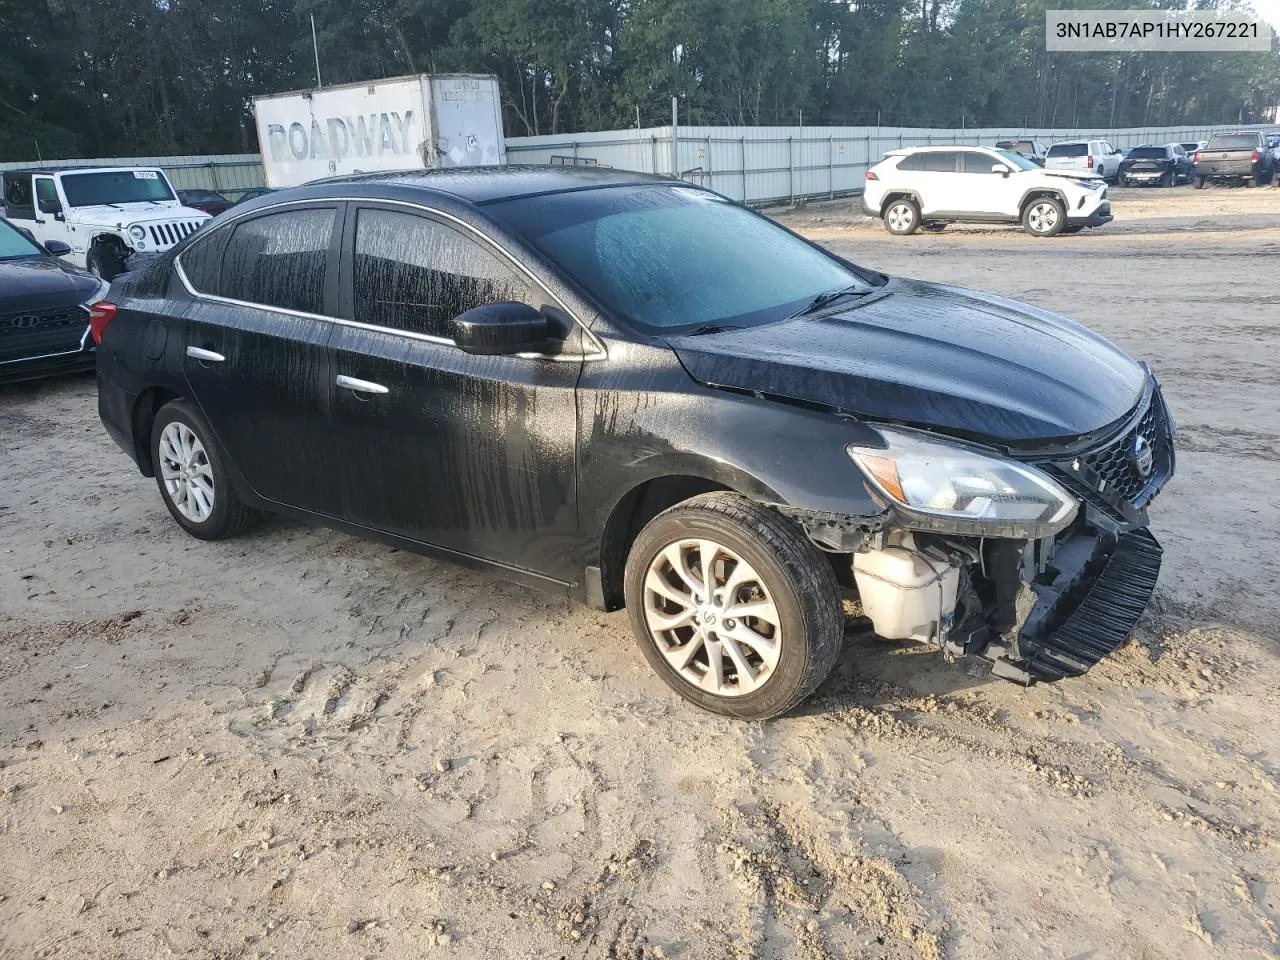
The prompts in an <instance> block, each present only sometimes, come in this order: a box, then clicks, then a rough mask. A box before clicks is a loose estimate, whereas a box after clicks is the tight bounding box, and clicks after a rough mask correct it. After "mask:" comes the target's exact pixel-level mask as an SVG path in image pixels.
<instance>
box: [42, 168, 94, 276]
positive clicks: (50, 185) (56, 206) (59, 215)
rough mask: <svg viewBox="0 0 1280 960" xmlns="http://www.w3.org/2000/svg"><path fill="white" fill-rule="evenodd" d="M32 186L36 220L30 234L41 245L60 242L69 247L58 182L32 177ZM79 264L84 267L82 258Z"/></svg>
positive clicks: (69, 233)
mask: <svg viewBox="0 0 1280 960" xmlns="http://www.w3.org/2000/svg"><path fill="white" fill-rule="evenodd" d="M32 185H33V186H34V188H35V197H36V219H35V224H34V225H33V226H32V228H31V232H32V233H33V234H35V238H36V239H37V240H39V241H40V242H41V243H48V242H49V241H50V240H61V241H62V242H63V243H65V244H67V245H68V246H70V245H71V231H70V230H69V229H68V228H67V216H66V213H65V212H64V211H63V209H62V200H61V199H59V197H58V182H57V181H56V180H54V179H53V177H33V178H32ZM79 263H80V265H81V266H83V265H84V259H83V257H82V258H80V260H79Z"/></svg>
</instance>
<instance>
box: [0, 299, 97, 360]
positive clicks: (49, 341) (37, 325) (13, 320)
mask: <svg viewBox="0 0 1280 960" xmlns="http://www.w3.org/2000/svg"><path fill="white" fill-rule="evenodd" d="M88 324H89V314H88V312H87V311H86V310H85V309H84V308H83V307H61V308H59V309H56V310H27V311H23V312H21V313H12V314H6V315H4V316H0V363H6V362H8V361H12V360H26V359H27V358H29V357H41V356H44V355H46V354H50V353H66V352H68V351H71V350H77V349H79V347H80V344H81V341H82V340H83V338H84V331H85V328H86V327H87V326H88Z"/></svg>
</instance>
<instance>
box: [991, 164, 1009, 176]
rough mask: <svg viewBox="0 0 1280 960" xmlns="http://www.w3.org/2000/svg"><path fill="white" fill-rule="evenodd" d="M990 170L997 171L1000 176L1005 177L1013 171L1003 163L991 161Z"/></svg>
mask: <svg viewBox="0 0 1280 960" xmlns="http://www.w3.org/2000/svg"><path fill="white" fill-rule="evenodd" d="M991 172H992V173H998V174H1000V175H1001V176H1004V177H1007V176H1008V175H1009V174H1011V173H1012V172H1013V171H1012V170H1010V169H1009V168H1008V167H1006V166H1005V165H1004V164H1003V163H993V164H992V165H991Z"/></svg>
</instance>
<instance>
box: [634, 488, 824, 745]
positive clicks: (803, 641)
mask: <svg viewBox="0 0 1280 960" xmlns="http://www.w3.org/2000/svg"><path fill="white" fill-rule="evenodd" d="M625 591H626V601H627V609H628V611H629V612H630V616H631V625H632V628H633V629H634V631H635V634H636V638H637V639H638V640H639V642H640V646H641V649H642V650H643V651H644V655H645V659H647V660H648V661H649V664H650V666H652V667H653V669H654V670H655V671H656V672H657V674H658V676H660V677H661V678H662V679H663V681H664V682H665V683H666V684H667V685H668V686H669V687H671V688H672V689H673V690H675V691H676V693H678V694H680V696H682V697H684V698H685V699H686V700H689V701H690V702H692V703H694V704H697V705H698V706H700V707H702V708H703V709H705V710H710V711H712V712H713V713H718V714H721V715H723V716H728V717H736V718H738V719H741V720H766V719H769V718H770V717H776V716H778V715H779V714H782V713H785V712H786V711H788V710H790V709H791V708H792V707H794V706H795V705H796V704H797V703H799V702H800V701H801V700H803V699H804V698H805V697H807V696H809V695H810V694H811V693H813V691H814V690H815V689H816V688H817V686H818V684H820V683H821V682H822V681H823V680H824V679H825V678H826V676H827V674H828V673H830V672H831V668H832V667H833V666H835V662H836V658H837V656H838V655H839V652H840V644H841V641H842V640H843V637H844V616H843V611H842V608H841V604H840V587H839V584H838V583H837V581H836V577H835V573H834V572H833V571H832V568H831V564H830V563H828V562H827V559H826V558H825V557H824V556H823V555H822V553H821V552H820V551H819V550H818V548H817V547H815V546H814V545H813V543H812V542H810V541H809V539H808V538H807V537H806V536H805V535H804V533H803V531H802V530H801V529H800V528H799V527H798V526H796V524H795V523H793V522H792V521H791V520H789V519H787V518H786V517H784V516H782V515H781V514H779V513H777V512H776V511H774V510H771V509H769V508H768V507H764V506H762V505H760V504H758V503H755V502H753V501H751V500H748V499H746V498H745V497H741V496H738V495H736V494H728V493H710V494H703V495H702V496H699V497H694V498H693V499H692V500H687V501H685V502H684V503H680V504H677V505H676V506H674V507H672V508H671V509H669V510H667V511H665V512H664V513H661V514H659V515H658V516H657V517H655V518H654V519H653V520H652V521H650V523H649V524H648V526H646V527H645V528H644V529H643V530H642V531H641V532H640V535H639V536H638V537H637V538H636V541H635V543H634V544H633V546H632V548H631V553H630V555H629V556H628V557H627V569H626V579H625Z"/></svg>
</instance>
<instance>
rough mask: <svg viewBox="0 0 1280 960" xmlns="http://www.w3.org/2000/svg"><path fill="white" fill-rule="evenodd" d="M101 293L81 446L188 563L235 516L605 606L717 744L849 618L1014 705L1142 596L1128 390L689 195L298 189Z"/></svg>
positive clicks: (754, 219)
mask: <svg viewBox="0 0 1280 960" xmlns="http://www.w3.org/2000/svg"><path fill="white" fill-rule="evenodd" d="M111 300H112V303H111V305H109V306H104V307H103V308H102V312H105V313H108V314H111V315H112V319H110V320H109V322H108V324H107V325H106V326H105V330H104V332H103V334H102V337H101V347H100V353H99V363H98V388H99V409H100V411H101V415H102V419H103V422H104V423H105V425H106V427H107V430H108V431H109V433H110V434H111V436H112V437H113V438H114V439H115V440H116V442H117V443H119V445H120V446H121V447H122V448H123V449H124V450H125V451H127V452H128V453H129V455H130V456H131V457H132V458H133V459H134V461H135V462H136V464H137V465H138V467H139V468H140V469H141V471H142V473H143V474H144V475H146V476H155V477H156V479H157V483H158V486H159V489H160V493H161V496H162V498H163V499H164V502H165V504H166V506H167V507H168V509H169V511H170V513H171V514H172V515H173V518H174V519H175V520H176V521H177V523H178V524H180V525H181V526H182V527H183V528H184V529H185V530H187V531H188V532H189V533H191V534H193V535H194V536H196V537H200V538H204V539H217V538H222V537H227V536H230V535H232V534H235V533H239V532H240V531H242V530H244V529H246V528H247V527H248V526H249V525H250V524H251V523H252V522H253V521H254V519H255V518H256V517H257V515H258V514H259V512H260V511H264V510H266V511H272V512H276V513H282V514H286V515H289V516H293V517H297V518H301V519H304V520H310V521H318V522H321V523H325V524H329V525H332V526H335V527H338V528H341V529H345V530H349V531H353V532H356V533H359V534H365V535H370V536H375V537H378V538H381V539H383V540H385V541H387V542H390V543H392V544H396V545H399V546H401V547H404V548H407V549H410V550H415V551H420V552H423V553H431V554H437V555H441V556H444V557H447V558H452V559H455V560H459V561H462V562H465V563H469V564H474V565H477V566H480V567H482V568H484V569H487V570H491V571H494V572H496V573H498V574H500V575H503V576H506V577H509V578H512V579H515V580H518V581H520V582H523V583H527V584H531V585H534V586H538V587H542V588H546V589H549V590H552V591H554V592H557V593H560V594H562V595H567V596H569V597H572V598H574V599H576V600H579V601H582V602H585V603H588V604H591V605H594V606H596V607H598V608H601V609H605V610H616V609H619V608H621V607H623V606H624V605H625V606H626V607H627V609H628V610H629V612H630V617H631V621H632V624H633V626H634V628H635V632H636V634H637V636H638V638H639V641H640V645H641V648H642V649H643V651H644V654H645V656H646V657H647V658H648V659H649V661H650V663H651V664H652V665H653V666H654V668H655V669H656V670H657V671H658V673H659V674H660V675H661V676H662V677H663V679H664V680H665V681H666V682H667V683H669V684H670V685H671V686H672V687H673V688H674V689H676V690H677V691H678V692H679V693H681V694H682V695H683V696H685V697H687V698H688V699H690V700H692V701H694V702H695V703H698V704H700V705H701V706H703V707H706V708H708V709H711V710H715V711H718V712H720V713H724V714H728V715H731V716H736V717H749V718H761V717H769V716H773V715H775V714H778V713H780V712H782V711H785V710H787V709H788V708H790V707H791V706H793V705H794V704H796V703H797V702H798V701H800V700H801V699H802V698H804V697H805V696H807V695H808V694H809V693H811V692H812V691H813V690H814V688H815V687H817V685H818V684H819V683H820V682H821V681H822V679H823V677H824V676H826V674H827V673H828V671H829V670H830V669H831V668H832V665H833V664H834V663H835V660H836V656H837V653H838V651H839V649H840V645H841V641H842V639H843V636H844V616H843V613H842V605H841V603H842V596H843V594H844V588H848V589H850V590H853V589H856V590H857V592H858V594H859V595H860V598H861V602H862V607H863V610H864V611H865V613H866V614H867V616H868V617H870V619H871V621H872V622H873V624H874V626H875V628H876V631H877V632H878V633H880V634H882V635H884V636H888V637H898V638H914V639H917V640H921V641H924V642H927V643H929V644H932V645H934V646H935V647H937V648H938V649H939V650H940V651H941V652H942V653H944V654H946V655H948V656H960V655H965V654H973V655H977V656H981V657H985V658H987V659H988V660H990V661H992V662H993V669H994V672H995V673H996V674H997V675H999V676H1002V677H1006V678H1009V679H1013V680H1016V681H1019V682H1022V683H1031V682H1033V681H1036V680H1055V679H1059V678H1061V677H1064V676H1068V675H1072V674H1079V673H1082V672H1084V671H1085V670H1087V669H1088V668H1089V667H1090V666H1091V665H1093V664H1094V663H1096V662H1097V661H1098V660H1099V659H1101V658H1102V657H1104V656H1105V655H1106V654H1107V653H1108V652H1110V651H1111V650H1113V649H1114V648H1115V647H1116V646H1117V645H1119V644H1120V643H1121V642H1123V640H1124V639H1125V637H1126V636H1127V634H1128V633H1129V631H1130V629H1131V628H1132V627H1133V625H1134V623H1135V622H1136V620H1137V618H1138V617H1139V615H1140V614H1141V613H1142V610H1143V608H1144V607H1145V605H1146V603H1147V601H1148V599H1149V597H1150V595H1151V592H1152V590H1153V588H1154V585H1155V580H1156V575H1157V572H1158V570H1159V567H1160V557H1161V550H1160V547H1159V545H1158V544H1157V543H1156V541H1155V539H1154V538H1153V537H1152V536H1151V534H1150V533H1148V532H1147V514H1146V507H1147V504H1148V503H1149V502H1150V501H1151V499H1152V498H1153V497H1154V496H1155V494H1156V493H1157V491H1159V490H1160V489H1161V487H1162V486H1164V484H1165V481H1166V480H1168V478H1169V477H1170V476H1171V475H1172V473H1173V467H1174V454H1173V444H1172V441H1171V437H1172V431H1173V424H1172V421H1171V419H1170V417H1169V414H1168V411H1167V410H1166V408H1165V404H1164V401H1163V400H1162V398H1161V394H1160V390H1159V387H1158V385H1157V383H1156V380H1155V378H1154V376H1153V375H1152V374H1151V372H1150V370H1148V368H1147V367H1146V366H1144V365H1142V364H1139V363H1137V362H1135V361H1133V360H1131V359H1130V358H1129V357H1128V356H1126V355H1125V354H1124V353H1122V352H1121V351H1120V350H1118V349H1117V348H1116V347H1114V346H1112V345H1111V344H1110V343H1108V342H1107V341H1106V340H1104V339H1102V338H1101V337H1099V336H1098V335H1096V334H1094V333H1091V332H1090V331H1088V330H1086V329H1085V328H1083V327H1081V326H1079V325H1078V324H1075V323H1073V322H1071V321H1070V320H1066V319H1063V318H1061V317H1057V316H1054V315H1052V314H1050V313H1047V312H1045V311H1043V310H1039V309H1036V308H1034V307H1028V306H1024V305H1021V304H1018V303H1014V302H1012V301H1009V300H1004V299H1002V298H1000V297H995V296H991V295H987V294H982V293H975V292H970V291H967V290H961V289H958V288H955V287H946V286H939V285H936V284H930V283H921V282H918V281H913V280H906V279H901V278H894V277H888V276H885V275H884V274H881V273H878V272H876V271H874V270H868V269H865V268H863V267H860V266H856V265H855V264H853V263H850V262H848V261H846V260H843V259H841V258H839V257H837V256H834V255H832V254H831V253H829V252H827V251H826V250H824V249H823V248H821V247H820V246H817V245H816V244H813V243H810V242H809V241H807V240H804V239H802V238H801V237H798V236H796V235H795V234H792V233H790V232H789V231H787V230H786V229H784V228H783V227H781V226H779V225H777V224H776V223H774V222H773V221H771V220H769V219H767V218H766V217H764V216H762V215H760V214H757V213H755V212H753V211H751V210H748V209H746V208H745V207H742V206H739V205H737V204H735V203H732V202H730V201H728V200H726V199H725V198H723V197H721V196H719V195H718V194H715V193H712V192H710V191H708V190H704V189H700V188H697V187H693V186H690V185H688V184H685V183H680V182H676V181H671V180H668V179H663V178H657V177H651V176H647V175H644V174H633V173H626V172H622V171H616V170H604V169H592V168H572V167H529V168H521V167H506V168H482V169H481V168H478V169H471V170H468V169H456V170H441V171H428V172H411V173H400V174H368V175H360V176H354V177H348V178H340V179H335V180H330V181H326V182H322V183H318V184H312V185H308V186H304V187H299V188H296V189H291V190H286V191H281V192H279V193H276V194H272V195H271V196H268V197H263V198H261V199H259V200H255V201H252V202H250V203H248V204H245V205H244V206H243V207H238V208H236V209H235V210H234V211H231V212H229V213H227V214H224V215H223V216H222V217H221V218H220V219H218V220H216V221H214V222H213V223H212V224H210V226H209V227H207V228H205V229H203V230H201V231H200V232H199V234H198V235H196V236H194V237H191V238H188V239H187V240H186V241H184V242H183V243H182V244H180V245H179V246H178V247H177V248H175V250H173V251H170V252H167V253H165V254H163V255H161V256H160V257H157V258H156V259H155V260H154V261H153V262H152V263H151V264H150V265H148V266H147V267H146V268H145V269H143V270H141V271H139V272H135V273H132V274H129V275H128V276H126V277H124V278H122V279H120V280H118V281H117V282H116V284H115V285H114V286H113V288H112V292H111ZM842 585H843V588H842ZM1029 600H1034V603H1031V602H1028V601H1029Z"/></svg>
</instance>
